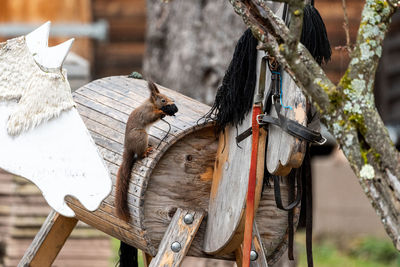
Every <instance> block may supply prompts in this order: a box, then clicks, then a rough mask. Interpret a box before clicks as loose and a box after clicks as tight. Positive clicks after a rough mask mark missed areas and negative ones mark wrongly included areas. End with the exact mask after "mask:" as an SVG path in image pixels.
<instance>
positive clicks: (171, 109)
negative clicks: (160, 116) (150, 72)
mask: <svg viewBox="0 0 400 267" xmlns="http://www.w3.org/2000/svg"><path fill="white" fill-rule="evenodd" d="M148 86H149V90H150V101H151V103H152V104H153V105H154V106H155V107H156V108H157V109H160V110H162V111H164V113H165V114H167V115H169V116H172V115H174V114H175V113H176V112H178V108H177V106H176V105H175V102H174V100H172V99H170V98H169V97H167V96H166V95H164V94H161V93H160V91H159V90H158V88H157V86H156V85H155V83H153V82H152V81H148Z"/></svg>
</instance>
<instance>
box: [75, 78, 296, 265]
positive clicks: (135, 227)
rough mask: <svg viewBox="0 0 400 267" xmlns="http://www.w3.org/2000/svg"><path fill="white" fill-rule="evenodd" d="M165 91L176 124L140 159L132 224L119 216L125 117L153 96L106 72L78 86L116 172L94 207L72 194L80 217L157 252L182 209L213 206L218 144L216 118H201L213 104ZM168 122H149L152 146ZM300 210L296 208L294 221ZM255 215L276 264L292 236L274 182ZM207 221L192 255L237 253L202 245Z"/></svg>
mask: <svg viewBox="0 0 400 267" xmlns="http://www.w3.org/2000/svg"><path fill="white" fill-rule="evenodd" d="M160 91H161V93H164V94H166V95H168V96H170V97H172V98H173V99H174V100H175V102H176V104H177V106H178V108H179V112H178V113H177V114H176V116H175V117H166V118H165V119H166V120H167V121H168V122H169V123H170V124H171V130H170V132H169V134H168V136H167V138H166V139H165V141H163V142H162V143H161V144H160V146H159V147H158V148H157V149H155V150H154V151H153V153H152V154H150V155H149V157H147V158H144V159H143V160H141V161H138V162H136V163H135V165H134V168H133V170H132V177H131V181H130V188H129V195H128V201H129V207H130V211H131V217H132V220H131V222H130V223H129V224H128V223H126V222H124V221H122V220H120V219H118V218H117V216H116V215H115V211H114V196H115V175H116V173H117V171H118V166H119V164H121V160H122V152H123V141H124V132H125V123H126V121H127V119H128V116H129V114H130V112H131V111H132V110H133V109H134V108H135V107H137V106H138V105H140V103H141V102H143V101H144V100H145V99H146V98H147V97H148V95H149V92H148V90H147V83H146V82H145V81H143V80H136V79H129V78H126V77H124V76H115V77H108V78H103V79H100V80H96V81H93V82H91V83H89V84H87V85H85V86H84V87H82V88H80V89H78V90H77V91H76V92H75V93H74V100H75V102H76V103H77V109H78V111H79V112H80V114H81V116H82V118H83V120H84V122H85V124H86V126H87V127H88V129H89V132H90V133H91V135H92V137H93V139H94V140H95V142H96V144H97V145H98V148H99V150H100V152H101V153H102V155H103V157H104V159H105V161H106V163H107V165H108V168H109V170H110V172H111V176H112V179H113V191H112V193H111V194H110V195H109V196H108V197H107V198H106V199H105V200H104V201H103V202H102V204H101V206H100V208H99V209H98V210H96V211H95V212H89V211H87V210H86V209H84V208H83V207H82V205H81V204H80V203H79V202H78V201H76V200H75V199H73V198H71V197H68V198H67V202H68V203H69V205H70V207H71V208H72V209H73V210H74V212H75V213H76V217H77V218H78V219H79V220H81V221H83V222H85V223H87V224H89V225H92V226H94V227H95V228H97V229H99V230H101V231H103V232H105V233H107V234H109V235H111V236H113V237H115V238H118V239H120V240H123V241H124V242H126V243H128V244H131V245H133V246H135V247H137V248H139V249H141V250H143V251H145V252H146V253H148V254H150V255H152V256H155V255H156V253H157V249H158V246H159V244H160V242H161V239H162V238H163V236H164V233H165V231H166V230H167V228H168V226H169V224H170V223H171V220H172V218H173V216H174V213H175V211H176V210H177V208H183V209H185V208H187V209H191V210H196V209H197V210H202V211H205V212H207V209H208V206H209V199H210V190H211V184H212V178H213V172H214V162H215V157H216V153H217V148H218V136H217V135H216V134H215V132H214V127H213V125H212V124H211V123H208V124H199V123H198V122H199V119H200V118H201V117H202V116H203V115H204V114H205V113H206V112H207V111H208V110H209V108H210V107H209V106H207V105H204V104H202V103H200V102H197V101H195V100H193V99H191V98H189V97H186V96H184V95H181V94H179V93H177V92H175V91H172V90H169V89H166V88H163V87H161V86H160ZM200 122H201V121H200ZM168 128H169V127H168V125H167V124H166V123H165V122H162V121H160V122H157V123H156V124H154V125H153V126H152V127H151V128H150V129H149V143H150V144H151V145H153V147H154V148H156V147H157V146H158V144H159V143H160V141H161V140H162V139H163V137H164V136H165V135H166V134H167V132H168ZM281 187H282V198H283V199H287V193H286V192H287V190H286V181H282V184H281ZM234 197H235V196H232V198H234ZM298 214H299V210H296V211H295V217H296V221H297V218H298ZM206 216H207V215H206ZM256 221H257V224H258V228H259V232H260V235H261V238H262V241H263V243H264V247H265V248H266V252H267V255H266V256H267V259H268V261H269V263H270V264H272V263H273V262H275V261H276V260H278V259H279V257H280V255H281V254H282V253H283V252H284V251H285V250H286V242H287V213H286V212H284V211H280V210H279V209H277V208H276V205H275V201H274V196H273V189H272V188H266V189H265V190H264V193H263V194H262V197H261V200H260V204H259V209H258V212H257V214H256ZM205 224H206V220H203V222H202V224H201V225H200V228H199V230H198V232H197V234H196V237H195V239H194V240H193V242H192V245H191V247H190V249H189V251H188V254H187V255H189V256H197V257H214V258H222V259H229V260H235V256H234V254H233V253H231V254H227V255H218V256H211V255H207V254H205V253H204V252H202V247H203V236H204V233H205V228H206V227H205V226H206V225H205Z"/></svg>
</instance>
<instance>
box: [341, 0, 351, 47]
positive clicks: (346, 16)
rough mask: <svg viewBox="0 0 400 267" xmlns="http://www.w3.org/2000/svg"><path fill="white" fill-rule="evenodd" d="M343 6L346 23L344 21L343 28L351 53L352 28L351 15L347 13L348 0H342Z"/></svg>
mask: <svg viewBox="0 0 400 267" xmlns="http://www.w3.org/2000/svg"><path fill="white" fill-rule="evenodd" d="M342 8H343V16H344V23H343V29H344V32H345V33H346V46H345V48H346V50H347V52H349V54H351V52H352V49H351V45H350V29H349V17H348V15H347V5H346V0H342Z"/></svg>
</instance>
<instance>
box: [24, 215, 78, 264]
mask: <svg viewBox="0 0 400 267" xmlns="http://www.w3.org/2000/svg"><path fill="white" fill-rule="evenodd" d="M77 222H78V220H77V219H75V218H67V217H64V216H62V215H60V214H58V213H56V212H55V211H51V212H50V214H49V216H48V217H47V219H46V221H45V223H44V224H43V226H42V227H41V228H40V230H39V233H38V234H37V235H36V237H35V239H34V240H33V242H32V244H31V245H30V246H29V248H28V250H27V251H26V253H25V255H24V257H23V258H22V259H21V261H20V263H19V264H18V266H21V267H22V266H30V267H35V266H37V267H46V266H51V264H52V263H53V261H54V259H55V258H56V257H57V255H58V253H59V252H60V250H61V248H62V247H63V245H64V243H65V241H66V240H67V238H68V237H69V235H70V234H71V232H72V230H73V229H74V227H75V225H76V224H77Z"/></svg>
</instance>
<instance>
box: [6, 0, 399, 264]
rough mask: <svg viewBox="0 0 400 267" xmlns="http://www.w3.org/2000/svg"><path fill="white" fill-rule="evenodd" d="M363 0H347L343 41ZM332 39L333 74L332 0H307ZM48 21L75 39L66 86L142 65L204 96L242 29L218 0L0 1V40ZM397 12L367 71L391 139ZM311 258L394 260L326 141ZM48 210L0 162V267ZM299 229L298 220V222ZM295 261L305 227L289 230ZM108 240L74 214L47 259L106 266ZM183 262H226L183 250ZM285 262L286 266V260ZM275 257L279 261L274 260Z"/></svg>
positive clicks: (335, 70) (336, 15) (59, 36)
mask: <svg viewBox="0 0 400 267" xmlns="http://www.w3.org/2000/svg"><path fill="white" fill-rule="evenodd" d="M363 4H364V1H361V0H347V12H348V16H349V24H350V25H349V29H350V37H351V43H354V42H355V35H356V32H357V29H358V25H359V22H360V16H361V10H362V7H363ZM315 5H316V8H317V9H318V10H319V11H320V13H321V16H322V18H323V19H324V21H325V24H326V27H327V30H328V36H329V39H330V42H331V46H332V51H333V55H332V60H331V62H329V63H328V64H327V65H324V66H323V68H324V69H325V71H326V73H327V74H328V76H329V77H330V78H331V79H332V81H333V82H335V83H337V82H338V81H339V80H340V77H341V76H342V75H343V74H344V71H345V69H346V67H347V64H348V62H349V57H348V54H347V52H346V50H345V49H343V48H342V47H343V46H345V45H346V38H345V31H344V29H343V23H344V19H343V10H342V1H341V0H335V1H333V0H316V1H315ZM48 20H50V21H52V31H51V34H50V35H51V38H50V45H55V44H58V43H60V42H62V41H64V40H67V39H69V38H72V37H74V38H76V41H75V42H74V44H73V46H72V52H71V53H70V54H69V56H68V58H67V60H66V62H65V64H64V67H65V68H67V70H68V78H69V80H70V83H71V86H72V89H73V90H76V89H77V88H79V87H80V86H82V85H84V84H86V83H88V82H90V81H92V80H94V79H98V78H102V77H106V76H111V75H127V74H129V73H131V72H132V71H138V72H140V73H144V74H145V75H146V76H147V77H151V78H152V79H153V80H154V81H156V82H157V83H160V84H162V85H163V86H166V87H168V88H171V89H174V90H177V91H180V92H182V93H184V94H186V95H189V96H191V97H193V98H196V99H198V100H200V101H202V102H205V103H207V104H212V102H213V100H214V96H215V92H216V89H217V88H218V86H219V84H220V82H221V80H222V77H223V75H224V73H225V70H226V68H227V67H228V64H229V62H230V60H231V57H232V54H233V50H234V47H235V44H236V41H237V40H238V38H239V37H240V36H241V34H242V33H243V31H244V30H245V25H244V24H243V22H242V20H241V18H240V17H239V16H238V15H236V14H234V12H233V9H232V7H231V5H230V4H229V1H227V0H170V1H165V2H164V1H161V0H147V1H146V0H0V41H5V40H7V39H10V38H13V37H16V36H20V35H24V34H27V33H29V32H30V31H32V30H33V29H35V28H36V27H37V26H39V25H41V24H43V23H44V22H46V21H48ZM399 62H400V15H399V14H395V15H394V17H393V20H392V25H391V28H390V30H389V33H388V35H387V38H386V40H385V45H384V49H383V56H382V59H381V64H380V66H379V70H378V73H377V76H376V84H375V89H376V90H375V99H376V104H377V107H378V109H379V111H380V113H381V116H382V118H383V120H384V121H385V123H386V125H387V126H388V128H389V131H390V134H391V136H392V139H393V141H394V143H396V145H398V144H399V133H400V131H399V129H400V85H399V84H400V83H399V82H398V81H399V80H400V63H399ZM313 176H314V177H313V179H314V239H315V244H314V246H315V248H314V254H315V262H316V263H315V265H316V266H400V260H399V255H398V254H397V252H395V250H394V249H393V246H392V245H391V243H390V241H388V239H387V238H386V236H385V233H384V230H383V227H382V225H381V224H380V221H379V219H378V217H377V216H376V214H375V212H374V210H373V209H372V207H371V206H370V203H369V201H368V200H367V198H366V197H365V196H364V194H363V192H362V190H361V187H360V186H359V184H358V182H357V179H356V177H354V175H353V174H352V171H351V169H350V167H349V166H348V164H347V162H346V159H345V158H344V157H343V155H342V154H341V152H340V151H339V150H338V149H337V147H336V144H335V142H334V140H330V141H329V142H328V143H327V144H326V145H324V146H322V147H313ZM48 212H49V208H48V206H47V204H46V203H45V202H44V200H43V198H42V197H41V194H40V192H39V191H38V189H37V188H36V187H35V186H34V185H32V184H29V183H28V182H26V181H25V180H23V179H20V178H17V177H14V176H11V175H9V174H6V173H5V172H1V171H0V266H16V265H17V264H18V262H19V260H20V259H21V257H22V255H23V253H24V251H25V249H26V248H27V247H28V245H29V244H30V242H31V241H32V239H33V237H34V236H35V234H36V233H37V231H38V229H39V228H40V226H41V224H42V223H43V221H44V219H45V217H46V216H47V214H48ZM300 228H301V226H300ZM296 239H297V254H298V257H297V259H298V262H297V263H298V264H299V266H306V265H305V248H304V243H305V242H304V234H303V233H302V231H301V229H300V232H299V234H298V235H297V238H296ZM117 247H118V242H117V241H116V240H111V239H110V237H108V236H106V235H105V234H102V233H101V232H99V231H97V230H94V229H92V228H90V227H89V226H87V225H85V224H83V223H79V224H78V227H77V228H76V229H75V230H74V232H73V233H72V237H71V238H69V239H68V240H67V243H66V245H65V247H64V248H63V249H62V251H61V253H60V255H59V256H58V258H57V260H56V262H55V263H54V266H114V265H115V258H116V255H115V253H116V252H115V251H116V249H117ZM184 265H185V266H233V264H232V263H225V262H222V261H211V260H198V259H193V258H188V259H187V260H186V261H185V264H184ZM294 265H295V263H293V264H292V265H291V266H294ZM276 266H288V265H287V263H284V262H282V263H278V264H277V265H276Z"/></svg>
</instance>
